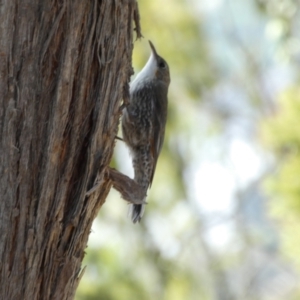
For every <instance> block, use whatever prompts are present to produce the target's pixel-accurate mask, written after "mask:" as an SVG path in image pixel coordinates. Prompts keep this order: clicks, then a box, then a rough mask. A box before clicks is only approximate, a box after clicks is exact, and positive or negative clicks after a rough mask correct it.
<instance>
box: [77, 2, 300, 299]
mask: <svg viewBox="0 0 300 300" xmlns="http://www.w3.org/2000/svg"><path fill="white" fill-rule="evenodd" d="M279 2H280V4H278V1H277V0H256V1H250V0H231V1H225V0H224V1H222V0H212V1H206V2H205V1H204V2H201V3H199V2H198V1H197V0H190V1H181V0H165V1H163V3H162V2H161V1H139V8H140V16H141V25H142V33H143V35H144V39H142V40H138V41H135V45H134V46H135V47H134V53H133V66H134V69H135V74H136V73H138V72H139V71H140V70H141V68H142V67H143V66H144V64H145V62H146V61H147V59H148V57H149V54H150V48H149V45H148V42H147V40H151V41H152V42H153V44H154V45H155V47H156V49H157V51H158V53H159V54H160V55H161V56H162V57H164V58H165V59H166V60H167V62H168V64H169V66H170V70H171V85H170V91H169V112H168V122H167V128H166V136H165V143H164V147H163V150H162V153H161V155H160V158H159V161H158V165H157V170H156V174H155V177H154V181H153V187H152V188H151V190H150V191H149V194H148V199H147V200H148V201H149V205H148V206H147V209H146V214H145V216H144V217H143V220H142V222H141V224H138V225H133V224H131V223H130V220H129V219H128V218H126V213H125V211H126V204H125V203H124V202H122V200H120V196H119V194H117V193H116V192H114V191H112V192H111V193H110V196H109V197H108V199H107V203H106V204H105V205H104V206H103V207H102V208H101V211H100V214H99V219H98V220H96V221H95V224H94V227H93V228H94V229H93V230H94V231H95V232H94V233H92V234H91V236H90V240H89V245H88V249H87V255H86V257H85V260H84V263H83V265H87V268H86V270H85V274H84V276H83V278H82V280H81V282H80V285H79V288H78V291H77V294H76V300H96V299H97V300H98V299H101V300H129V299H130V300H135V299H139V300H148V299H159V300H181V299H189V300H199V299H201V300H228V299H230V300H254V299H255V300H265V299H272V300H273V299H274V300H275V299H276V300H281V299H286V300H296V299H300V296H299V294H297V292H294V293H293V294H289V295H288V297H286V296H284V298H282V296H281V295H279V297H277V298H276V297H275V296H274V297H273V298H272V296H270V295H269V293H271V292H272V295H274V294H276V293H277V289H279V287H278V286H280V284H277V283H278V281H279V279H278V281H275V283H274V281H271V283H269V281H267V285H266V286H267V288H266V290H267V292H266V291H265V290H264V288H263V287H264V285H263V279H264V278H263V277H264V276H263V275H264V274H265V273H268V274H269V273H272V268H271V271H270V269H268V267H269V265H272V264H273V263H274V261H273V260H271V258H270V257H272V259H273V258H274V257H275V256H276V255H270V253H269V252H268V251H270V252H271V253H273V252H272V251H275V250H274V249H275V248H276V241H275V242H274V241H273V239H272V235H273V231H270V230H269V231H268V230H265V228H266V227H268V224H267V225H266V223H267V222H266V220H263V221H261V220H260V219H259V218H258V217H259V214H260V212H258V211H256V210H255V209H257V207H255V209H253V208H250V209H249V207H250V206H249V207H248V206H247V205H248V201H249V197H252V198H255V197H256V196H255V195H256V194H259V193H258V192H257V190H255V189H260V180H261V178H260V177H259V176H261V177H263V178H264V177H265V176H263V175H261V174H258V175H257V176H258V177H259V179H255V180H256V181H257V182H256V181H255V182H254V183H253V182H251V183H250V187H247V186H246V187H245V186H243V183H242V184H240V185H239V186H238V189H237V194H238V195H237V196H236V199H235V201H236V202H235V205H236V210H234V211H233V213H232V215H230V216H229V217H228V216H227V218H229V219H230V220H231V219H232V220H235V219H237V222H236V223H234V222H232V223H234V226H232V227H235V230H236V231H235V232H234V234H233V235H239V238H235V239H234V238H233V242H232V243H231V244H230V246H229V249H226V250H224V249H223V248H222V247H221V246H220V248H213V247H212V246H211V245H210V244H209V243H208V240H209V237H208V235H209V234H208V233H207V232H209V227H210V226H211V227H213V223H222V219H221V218H215V219H214V218H213V217H212V216H211V215H208V216H205V215H204V213H203V212H202V211H201V210H200V209H199V207H198V206H197V205H196V204H195V201H194V202H193V199H195V198H196V195H194V193H195V192H194V191H192V192H191V189H189V187H190V186H191V185H192V184H193V182H192V181H193V180H194V178H191V176H189V171H191V170H193V169H195V168H196V165H197V163H199V160H201V158H202V155H203V153H205V154H206V158H208V160H216V159H220V160H222V162H223V161H227V162H228V161H229V163H228V164H229V165H230V163H231V158H230V159H228V157H227V156H226V155H225V154H226V151H227V148H229V146H228V144H226V141H227V140H226V138H228V135H231V134H232V132H230V134H228V131H226V130H227V128H228V127H231V126H232V124H233V123H234V122H233V123H230V121H231V120H232V119H234V120H235V123H234V125H235V130H236V131H237V132H238V134H240V131H239V130H240V129H242V127H243V126H245V127H246V128H247V130H248V131H247V132H246V135H247V138H248V136H250V139H252V140H251V141H250V143H252V144H251V145H253V144H254V142H253V139H254V138H253V136H254V134H253V132H256V131H258V132H262V140H260V141H257V140H255V141H256V142H258V143H260V144H259V147H261V144H264V146H265V148H266V149H268V151H269V152H268V155H266V157H267V158H268V159H269V156H272V157H273V160H272V161H273V162H274V166H275V167H274V168H275V169H276V172H274V174H271V175H272V178H271V179H268V180H267V184H266V185H267V190H268V191H269V195H270V199H271V201H270V202H269V203H270V204H269V207H271V210H272V213H273V216H275V217H276V220H278V226H277V228H278V230H279V231H280V235H281V241H282V245H283V247H284V249H283V250H284V253H285V254H286V255H287V256H288V257H289V258H290V260H291V262H293V264H294V263H296V264H297V266H298V268H300V258H299V255H298V253H299V249H300V241H299V239H298V237H297V233H298V229H299V230H300V222H299V220H300V216H299V213H300V201H299V200H300V199H299V197H300V179H299V176H297V174H298V173H299V172H300V154H299V153H300V152H299V146H300V134H299V132H300V131H299V129H298V122H299V121H298V120H300V93H299V92H300V90H299V88H296V87H294V88H290V89H287V90H285V91H284V92H282V94H281V97H280V99H279V105H278V111H277V113H276V114H274V116H272V117H269V118H267V119H266V116H265V115H264V112H265V111H268V112H269V111H271V109H270V108H272V105H271V104H272V103H271V102H272V101H271V100H270V98H272V97H271V96H272V95H271V94H272V93H269V94H268V93H267V92H266V90H267V88H266V87H265V85H264V84H265V83H264V82H263V80H264V78H266V79H268V75H269V73H268V72H267V70H265V68H266V66H267V65H268V64H270V63H271V62H274V61H275V60H276V59H277V54H278V53H277V52H276V51H279V52H280V53H281V54H282V53H284V55H283V56H284V57H285V60H286V61H287V62H288V61H290V60H292V59H293V55H295V53H296V52H295V51H296V50H295V49H297V41H298V42H299V39H298V40H297V39H296V38H295V37H294V31H295V29H297V28H298V27H299V26H297V24H298V23H299V21H298V20H300V18H297V11H299V9H298V10H297V9H295V8H297V7H298V6H297V4H296V2H294V1H292V0H283V1H279ZM218 5H219V8H218V9H216V7H217V6H218ZM235 5H236V6H237V9H236V12H235V14H233V13H232V12H231V11H230V9H231V8H232V7H234V6H235ZM201 9H203V10H201ZM205 9H206V10H207V11H210V10H211V11H212V10H213V9H216V10H219V11H221V12H220V13H219V14H213V13H211V14H210V15H209V13H207V15H209V17H207V16H206V15H205V12H204V10H205ZM250 11H252V12H251V13H252V15H251V13H250ZM257 12H258V14H259V16H257V19H254V20H251V17H253V14H254V15H255V14H257ZM231 13H232V14H231ZM233 15H234V17H233ZM205 18H214V19H212V20H210V22H208V21H207V20H205ZM235 22H237V24H235ZM207 24H210V25H209V27H208V26H207ZM238 25H239V26H238ZM262 28H264V30H265V31H266V33H265V36H264V38H265V39H270V40H272V41H273V44H272V47H274V48H272V49H270V48H271V47H270V46H269V44H267V43H266V42H265V41H262V40H260V37H259V34H258V31H261V30H262ZM297 30H298V29H297ZM259 33H260V32H259ZM266 37H267V38H266ZM274 41H275V42H274ZM272 51H274V52H275V55H274V56H272V55H273V52H272ZM278 57H282V56H280V55H279V56H278ZM270 69H272V68H270ZM297 72H299V70H298V71H297ZM134 76H135V75H133V77H134ZM266 81H269V79H268V80H266ZM270 82H271V80H270ZM268 83H269V82H268ZM275 96H276V97H277V95H275ZM216 99H217V100H218V101H215V100H216ZM228 99H229V100H228ZM226 101H227V102H226ZM267 106H268V107H267ZM237 117H238V118H239V120H238V121H237V120H236V119H238V118H237ZM262 120H263V122H261V121H262ZM247 122H248V123H247ZM245 124H246V125H245ZM257 124H259V126H260V125H261V124H262V125H261V127H259V128H257V126H258V125H257ZM233 127H234V126H233ZM241 131H242V130H241ZM249 132H250V133H249ZM255 139H256V137H255ZM262 141H263V142H262ZM122 147H123V148H122ZM124 149H125V147H124V145H122V143H119V142H118V143H117V146H116V151H115V158H114V161H113V164H114V167H116V168H118V169H120V170H121V171H123V170H124V168H125V173H126V171H127V169H126V167H124V165H126V164H130V162H129V163H128V161H127V160H129V159H128V157H127V156H126V155H124V153H125V152H124ZM125 151H126V150H125ZM125 156H126V158H125ZM266 157H263V159H266ZM278 163H279V164H278ZM278 166H279V167H278ZM272 171H273V169H272ZM234 172H235V170H234ZM190 173H191V172H190ZM126 174H127V173H126ZM268 178H270V177H268ZM237 181H238V180H237ZM226 182H227V181H226ZM228 182H230V180H229V181H228ZM241 182H242V180H241ZM199 184H202V183H199ZM154 187H155V188H154ZM213 188H215V189H216V190H218V189H219V186H218V185H217V184H216V186H215V187H213ZM253 194H254V196H253ZM204 198H205V199H197V200H198V202H200V201H202V202H205V201H207V202H209V201H210V199H209V198H207V197H205V196H204ZM206 198H207V199H206ZM259 201H261V199H260V198H259V200H258V202H259ZM150 203H151V204H150ZM243 205H244V206H246V209H249V210H250V212H252V215H251V218H253V221H254V223H253V224H252V223H251V224H250V225H249V224H248V223H247V222H246V220H245V219H242V217H241V215H242V212H241V211H242V209H243ZM261 206H263V205H262V204H261ZM251 209H252V210H253V211H251ZM262 215H263V214H262ZM262 219H263V217H262ZM230 220H229V221H230ZM258 221H260V222H262V223H259V224H258V225H257V223H255V222H258ZM263 222H265V223H263ZM248 227H250V229H249V228H248ZM251 227H253V228H254V230H253V231H254V234H252V231H251ZM267 229H268V228H267ZM251 234H252V235H251ZM225 235H226V232H225ZM219 238H222V234H219ZM265 241H267V242H265ZM269 241H271V242H269ZM268 243H269V244H268ZM274 244H275V246H274ZM270 245H271V246H270ZM258 248H263V249H262V251H261V252H260V253H259V255H258V254H257V253H258ZM264 248H266V249H264ZM270 249H271V250H270ZM260 250H261V249H260ZM266 253H267V254H266ZM276 254H277V252H276ZM269 256H270V257H269ZM278 256H279V255H278ZM257 257H259V258H258V259H257ZM262 257H267V258H266V261H267V263H266V264H263V263H262V262H263V261H264V260H263V259H262ZM254 259H257V260H254ZM274 260H275V259H274ZM274 264H275V263H274ZM272 266H273V265H272ZM276 266H277V265H276ZM260 268H261V269H260ZM266 277H267V276H266ZM281 278H282V277H280V280H281ZM293 278H294V277H293ZM276 280H277V277H276ZM288 281H289V278H288V279H286V277H284V278H283V279H282V280H281V281H280V282H284V283H285V282H288ZM295 281H296V279H295ZM284 288H286V286H285V285H284V286H283V289H284ZM274 289H275V292H274V291H273V290H274ZM268 297H269V298H268Z"/></svg>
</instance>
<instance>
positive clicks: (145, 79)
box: [122, 41, 170, 223]
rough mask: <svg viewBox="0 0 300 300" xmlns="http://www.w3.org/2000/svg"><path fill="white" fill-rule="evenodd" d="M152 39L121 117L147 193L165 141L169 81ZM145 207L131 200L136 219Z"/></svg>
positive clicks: (138, 179)
mask: <svg viewBox="0 0 300 300" xmlns="http://www.w3.org/2000/svg"><path fill="white" fill-rule="evenodd" d="M149 43H150V47H151V50H152V53H151V56H150V58H149V60H148V62H147V64H146V65H145V67H144V68H143V69H142V71H141V72H140V73H139V74H138V75H137V77H136V78H135V80H134V81H133V82H132V83H131V85H130V104H129V105H128V106H127V107H126V108H125V109H124V111H123V118H122V131H123V139H124V141H125V143H126V144H127V146H128V147H129V149H130V152H131V155H132V157H133V168H134V180H135V181H136V182H137V183H138V184H139V185H140V186H142V187H143V188H144V190H145V195H146V192H147V190H148V188H149V187H150V186H151V183H152V180H153V176H154V172H155V167H156V163H157V159H158V156H159V153H160V151H161V148H162V144H163V141H164V135H165V126H166V120H167V106H168V100H167V94H168V88H169V84H170V73H169V66H168V64H167V62H166V61H165V60H164V59H163V58H162V57H160V56H159V55H158V54H157V52H156V50H155V48H154V46H153V44H152V43H151V42H150V41H149ZM141 200H144V201H145V199H141ZM144 208H145V204H142V205H136V204H131V218H132V221H133V222H134V223H136V222H137V221H140V220H141V217H142V215H143V212H144Z"/></svg>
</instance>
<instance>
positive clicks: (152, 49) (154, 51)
mask: <svg viewBox="0 0 300 300" xmlns="http://www.w3.org/2000/svg"><path fill="white" fill-rule="evenodd" d="M149 44H150V47H151V51H152V54H153V56H154V57H155V58H156V59H157V57H158V54H157V52H156V49H155V47H154V46H153V44H152V42H151V41H149Z"/></svg>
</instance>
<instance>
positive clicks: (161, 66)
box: [158, 61, 167, 69]
mask: <svg viewBox="0 0 300 300" xmlns="http://www.w3.org/2000/svg"><path fill="white" fill-rule="evenodd" d="M158 66H159V68H160V69H165V68H166V67H167V65H166V64H165V63H164V62H163V61H161V62H160V63H159V65H158Z"/></svg>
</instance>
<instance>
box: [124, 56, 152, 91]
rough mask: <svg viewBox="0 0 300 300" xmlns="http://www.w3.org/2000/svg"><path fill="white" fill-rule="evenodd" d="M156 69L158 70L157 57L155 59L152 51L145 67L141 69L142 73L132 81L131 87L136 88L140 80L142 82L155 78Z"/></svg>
mask: <svg viewBox="0 0 300 300" xmlns="http://www.w3.org/2000/svg"><path fill="white" fill-rule="evenodd" d="M156 71H157V66H156V59H155V56H154V54H153V53H151V55H150V57H149V59H148V61H147V63H146V65H145V66H144V68H143V69H142V70H141V72H140V73H138V74H137V76H136V77H135V79H134V80H133V81H132V82H131V84H130V89H134V88H135V87H136V86H137V85H138V83H139V82H142V81H144V80H146V79H153V78H155V74H156Z"/></svg>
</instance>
